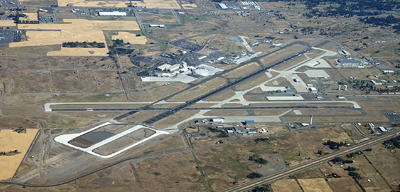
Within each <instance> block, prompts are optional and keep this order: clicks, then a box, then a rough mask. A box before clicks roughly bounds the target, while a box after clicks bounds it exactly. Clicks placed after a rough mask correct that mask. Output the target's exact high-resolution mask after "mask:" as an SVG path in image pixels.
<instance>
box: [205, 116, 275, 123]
mask: <svg viewBox="0 0 400 192" xmlns="http://www.w3.org/2000/svg"><path fill="white" fill-rule="evenodd" d="M204 117H205V118H213V117H214V116H204ZM223 118H224V123H239V122H244V121H245V120H254V121H255V122H256V123H257V122H273V123H278V122H281V119H279V116H224V117H223Z"/></svg>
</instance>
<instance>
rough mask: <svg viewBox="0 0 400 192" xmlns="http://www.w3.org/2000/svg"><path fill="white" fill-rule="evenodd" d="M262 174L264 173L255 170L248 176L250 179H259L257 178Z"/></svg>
mask: <svg viewBox="0 0 400 192" xmlns="http://www.w3.org/2000/svg"><path fill="white" fill-rule="evenodd" d="M262 176H263V175H262V174H260V173H255V172H253V173H250V174H248V175H247V176H246V177H247V178H249V179H257V178H260V177H262Z"/></svg>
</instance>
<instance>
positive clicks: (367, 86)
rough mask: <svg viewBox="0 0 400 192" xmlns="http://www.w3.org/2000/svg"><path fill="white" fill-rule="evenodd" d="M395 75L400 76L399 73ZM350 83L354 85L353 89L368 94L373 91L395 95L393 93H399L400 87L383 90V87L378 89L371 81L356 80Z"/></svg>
mask: <svg viewBox="0 0 400 192" xmlns="http://www.w3.org/2000/svg"><path fill="white" fill-rule="evenodd" d="M394 75H396V76H398V75H399V74H398V73H395V74H394ZM348 82H349V83H351V84H353V88H355V89H359V90H360V91H365V93H366V94H369V93H370V92H371V91H375V92H378V93H393V92H399V91H400V87H398V86H394V87H392V88H382V87H376V86H374V85H373V84H372V83H370V82H369V81H365V80H360V79H354V80H352V81H351V80H349V81H348Z"/></svg>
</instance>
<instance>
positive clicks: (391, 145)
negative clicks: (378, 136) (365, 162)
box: [383, 136, 400, 149]
mask: <svg viewBox="0 0 400 192" xmlns="http://www.w3.org/2000/svg"><path fill="white" fill-rule="evenodd" d="M383 145H385V147H386V148H388V149H395V148H398V149H400V136H398V137H395V138H393V139H389V140H386V141H384V142H383Z"/></svg>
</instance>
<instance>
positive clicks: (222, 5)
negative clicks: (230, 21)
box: [218, 3, 228, 9]
mask: <svg viewBox="0 0 400 192" xmlns="http://www.w3.org/2000/svg"><path fill="white" fill-rule="evenodd" d="M218 5H219V7H221V9H228V7H227V6H226V5H225V3H220V4H218Z"/></svg>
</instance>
